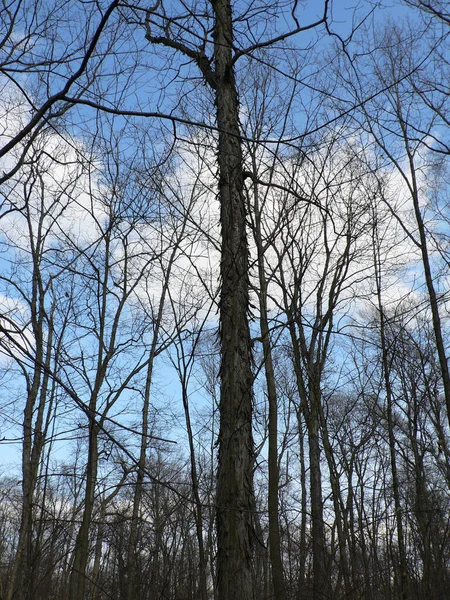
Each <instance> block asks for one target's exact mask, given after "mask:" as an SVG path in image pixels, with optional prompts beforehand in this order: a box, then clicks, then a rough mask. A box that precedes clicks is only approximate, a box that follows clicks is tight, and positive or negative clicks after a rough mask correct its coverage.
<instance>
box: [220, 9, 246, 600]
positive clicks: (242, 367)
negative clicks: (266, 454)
mask: <svg viewBox="0 0 450 600" xmlns="http://www.w3.org/2000/svg"><path fill="white" fill-rule="evenodd" d="M213 7H214V10H215V26H214V59H215V79H216V89H215V92H216V96H215V101H216V113H217V125H218V129H219V143H218V163H219V200H220V216H221V227H222V248H221V278H222V289H221V299H220V335H221V369H220V376H221V395H220V432H219V462H218V473H217V588H218V597H219V600H235V599H236V598H240V599H241V600H250V598H252V597H253V593H252V576H251V572H252V518H251V512H252V507H253V499H252V489H253V486H252V474H253V438H252V383H253V381H252V380H253V375H252V369H251V362H252V359H251V347H250V330H249V324H248V302H249V277H248V242H247V234H246V218H245V197H244V177H243V159H242V148H241V139H240V131H239V120H238V96H237V89H236V81H235V76H234V68H233V56H232V44H233V25H232V14H231V2H230V0H216V1H215V2H214V3H213Z"/></svg>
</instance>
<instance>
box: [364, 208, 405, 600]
mask: <svg viewBox="0 0 450 600" xmlns="http://www.w3.org/2000/svg"><path fill="white" fill-rule="evenodd" d="M376 226H377V223H376V217H375V221H374V230H373V232H374V233H373V252H374V270H375V282H376V291H377V302H378V312H379V319H380V324H379V327H380V343H381V361H382V367H383V377H384V386H385V392H386V412H387V424H388V441H389V455H390V461H391V474H392V492H393V496H394V507H395V521H396V526H397V542H398V554H399V567H400V578H399V581H400V597H401V599H402V600H406V599H407V598H408V594H407V563H406V549H405V538H404V534H403V516H402V508H401V501H400V486H399V481H398V472H397V454H396V448H395V435H394V422H393V406H392V404H393V393H392V386H391V378H390V366H389V356H388V350H387V342H386V323H385V316H384V309H383V304H382V298H381V271H380V256H379V244H378V243H377V242H378V240H377V239H376V235H377V233H376Z"/></svg>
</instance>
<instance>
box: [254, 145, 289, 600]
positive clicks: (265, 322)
mask: <svg viewBox="0 0 450 600" xmlns="http://www.w3.org/2000/svg"><path fill="white" fill-rule="evenodd" d="M253 172H254V173H255V175H256V164H255V160H254V156H253ZM253 218H254V231H253V236H254V240H255V244H256V249H257V261H258V276H259V294H258V295H259V323H260V329H261V338H262V347H263V357H264V372H265V376H266V388H267V400H268V404H269V425H268V427H269V436H268V438H269V450H268V466H269V490H268V509H269V552H270V564H271V569H272V584H273V592H274V598H275V600H286V582H285V578H284V570H283V561H282V558H281V541H280V524H279V520H278V512H279V503H278V488H279V469H278V401H277V389H276V384H275V372H274V366H273V359H272V344H271V340H270V334H269V318H268V312H267V293H268V290H267V287H268V286H267V280H266V274H265V270H264V248H263V240H262V232H261V211H260V205H259V192H258V185H257V184H256V183H255V184H254V193H253Z"/></svg>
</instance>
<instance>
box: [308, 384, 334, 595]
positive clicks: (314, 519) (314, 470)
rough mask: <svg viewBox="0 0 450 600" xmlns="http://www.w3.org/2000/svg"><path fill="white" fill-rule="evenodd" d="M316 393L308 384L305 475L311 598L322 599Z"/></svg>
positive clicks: (324, 567)
mask: <svg viewBox="0 0 450 600" xmlns="http://www.w3.org/2000/svg"><path fill="white" fill-rule="evenodd" d="M318 402H320V395H319V394H318V393H317V390H314V389H311V388H310V410H309V414H308V417H307V419H306V424H307V428H308V442H309V469H310V473H309V477H310V492H311V532H312V553H313V595H312V597H313V599H314V600H323V598H328V597H331V596H330V595H329V592H330V585H329V584H328V581H329V572H328V558H327V549H326V541H325V523H324V518H323V498H322V470H321V465H320V454H321V453H320V441H319V407H318Z"/></svg>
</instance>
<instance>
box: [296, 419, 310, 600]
mask: <svg viewBox="0 0 450 600" xmlns="http://www.w3.org/2000/svg"><path fill="white" fill-rule="evenodd" d="M297 420H298V435H299V445H300V485H301V490H302V500H301V507H302V512H301V514H302V518H301V523H300V549H299V555H300V557H299V558H300V570H299V574H298V578H299V598H301V592H302V590H303V589H304V585H305V581H306V551H307V545H306V526H307V516H308V494H307V489H306V460H305V458H306V457H305V433H304V431H303V423H302V414H301V411H300V410H297Z"/></svg>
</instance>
